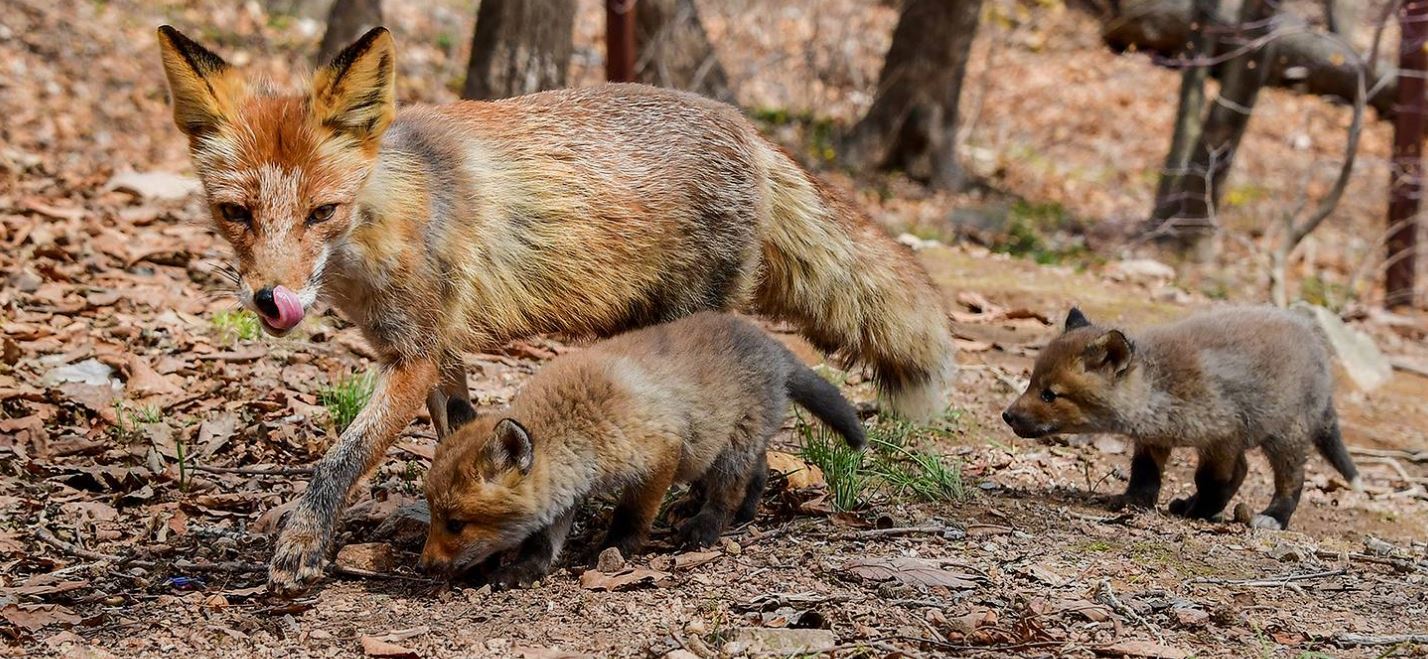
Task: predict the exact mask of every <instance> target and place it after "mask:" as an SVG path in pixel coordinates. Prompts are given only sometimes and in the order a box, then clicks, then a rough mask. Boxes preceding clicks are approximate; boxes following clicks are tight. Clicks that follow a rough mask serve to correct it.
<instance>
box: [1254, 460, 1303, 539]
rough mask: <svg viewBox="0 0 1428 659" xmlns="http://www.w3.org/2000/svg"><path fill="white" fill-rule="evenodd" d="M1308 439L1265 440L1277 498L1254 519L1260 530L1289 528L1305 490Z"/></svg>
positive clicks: (1255, 526) (1270, 501) (1256, 526)
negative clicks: (1292, 440) (1301, 440)
mask: <svg viewBox="0 0 1428 659" xmlns="http://www.w3.org/2000/svg"><path fill="white" fill-rule="evenodd" d="M1307 444H1308V442H1285V441H1276V440H1270V441H1268V442H1265V443H1264V454H1265V456H1266V457H1268V458H1269V466H1270V468H1271V469H1273V470H1274V498H1273V499H1270V500H1269V507H1268V508H1265V509H1264V512H1261V513H1260V514H1258V515H1255V516H1254V517H1253V518H1252V519H1251V520H1250V526H1252V527H1254V528H1257V529H1276V530H1278V529H1287V528H1289V518H1290V517H1292V516H1293V515H1294V510H1295V509H1296V508H1298V507H1299V495H1300V494H1301V493H1302V492H1303V491H1304V462H1305V461H1306V460H1308V458H1309V456H1308V454H1307V450H1308V448H1307V446H1306V445H1307Z"/></svg>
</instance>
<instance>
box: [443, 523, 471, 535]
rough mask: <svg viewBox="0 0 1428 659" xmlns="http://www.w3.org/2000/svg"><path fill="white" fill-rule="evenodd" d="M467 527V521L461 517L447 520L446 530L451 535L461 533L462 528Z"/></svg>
mask: <svg viewBox="0 0 1428 659" xmlns="http://www.w3.org/2000/svg"><path fill="white" fill-rule="evenodd" d="M465 528H466V522H463V521H461V520H459V519H448V520H446V532H447V533H450V534H451V535H461V531H462V529H465Z"/></svg>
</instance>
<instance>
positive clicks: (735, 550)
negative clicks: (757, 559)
mask: <svg viewBox="0 0 1428 659" xmlns="http://www.w3.org/2000/svg"><path fill="white" fill-rule="evenodd" d="M724 553H726V554H728V555H730V556H738V555H739V554H742V553H744V548H743V547H740V546H739V543H737V542H734V541H733V540H730V541H728V542H726V543H724Z"/></svg>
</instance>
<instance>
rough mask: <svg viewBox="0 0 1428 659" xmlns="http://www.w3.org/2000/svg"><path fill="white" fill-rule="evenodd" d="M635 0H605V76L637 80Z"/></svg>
mask: <svg viewBox="0 0 1428 659" xmlns="http://www.w3.org/2000/svg"><path fill="white" fill-rule="evenodd" d="M635 2H636V0H605V77H606V79H608V80H609V81H610V82H634V80H635Z"/></svg>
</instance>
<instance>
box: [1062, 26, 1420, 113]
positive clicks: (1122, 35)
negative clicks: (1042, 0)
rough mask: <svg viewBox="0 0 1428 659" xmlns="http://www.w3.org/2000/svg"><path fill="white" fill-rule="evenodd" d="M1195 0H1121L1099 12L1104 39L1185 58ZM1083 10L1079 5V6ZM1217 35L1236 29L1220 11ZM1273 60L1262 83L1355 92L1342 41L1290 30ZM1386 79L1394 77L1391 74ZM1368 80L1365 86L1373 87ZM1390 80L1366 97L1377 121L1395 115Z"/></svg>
mask: <svg viewBox="0 0 1428 659" xmlns="http://www.w3.org/2000/svg"><path fill="white" fill-rule="evenodd" d="M1194 1H1195V0H1119V1H1118V2H1114V3H1111V5H1112V7H1113V8H1112V9H1111V10H1110V11H1107V12H1104V13H1101V14H1100V15H1099V18H1100V19H1101V20H1102V33H1101V36H1102V38H1104V39H1105V41H1106V44H1107V45H1109V46H1110V47H1111V48H1114V49H1116V50H1118V51H1131V50H1134V51H1137V52H1148V53H1152V54H1154V55H1156V56H1158V57H1163V58H1175V57H1178V56H1180V55H1183V54H1184V52H1185V45H1186V44H1187V43H1188V42H1189V41H1190V40H1191V32H1192V29H1191V24H1192V21H1191V12H1192V11H1193V9H1192V3H1193V2H1194ZM1355 1H1356V0H1349V1H1348V2H1344V1H1343V0H1340V1H1339V2H1338V4H1337V6H1338V7H1339V8H1340V9H1339V11H1338V12H1336V14H1335V15H1336V16H1338V18H1337V19H1335V20H1336V21H1339V22H1342V21H1344V20H1347V19H1345V18H1344V17H1345V16H1350V15H1352V14H1353V11H1361V10H1362V8H1361V7H1358V8H1357V9H1355V5H1354V2H1355ZM1078 6H1081V5H1078ZM1281 18H1282V20H1283V21H1284V27H1286V28H1295V27H1299V26H1302V25H1303V21H1302V19H1296V18H1294V17H1293V16H1292V15H1282V16H1281ZM1212 27H1213V28H1214V29H1215V31H1217V32H1219V33H1225V32H1231V31H1233V30H1234V20H1233V18H1231V17H1227V16H1226V15H1225V14H1224V12H1223V11H1221V12H1219V13H1218V14H1217V17H1216V19H1215V21H1214V24H1213V26H1212ZM1274 45H1275V57H1274V59H1272V60H1270V62H1269V71H1268V73H1267V75H1266V78H1265V84H1266V85H1269V86H1271V87H1284V88H1288V89H1293V90H1296V91H1300V92H1303V93H1308V94H1314V95H1318V96H1329V97H1333V98H1337V99H1340V100H1342V101H1344V102H1346V103H1352V102H1353V101H1354V96H1355V94H1357V93H1358V92H1357V90H1358V70H1357V67H1356V66H1355V63H1354V59H1353V58H1352V57H1348V56H1347V53H1345V51H1344V45H1343V43H1342V41H1341V40H1339V39H1336V38H1334V37H1332V36H1329V35H1325V34H1323V33H1319V32H1314V31H1294V30H1289V31H1286V33H1285V34H1284V35H1283V36H1280V37H1278V38H1276V39H1275V40H1274ZM1233 50H1234V46H1233V45H1232V44H1226V43H1225V42H1224V41H1221V42H1220V44H1219V46H1218V47H1217V48H1216V50H1215V55H1216V56H1225V55H1227V54H1229V53H1230V52H1231V51H1233ZM1224 69H1225V67H1224V66H1217V67H1214V68H1213V69H1211V72H1210V74H1211V75H1213V76H1214V77H1216V78H1220V77H1222V75H1223V72H1224ZM1389 75H1390V76H1391V75H1392V72H1391V71H1389ZM1374 82H1375V81H1372V80H1370V81H1369V87H1371V88H1372V87H1373V86H1374ZM1393 87H1394V83H1393V80H1392V78H1390V80H1389V84H1388V85H1386V86H1385V87H1382V88H1379V91H1378V92H1377V93H1375V94H1374V95H1373V96H1371V97H1369V99H1368V104H1369V106H1370V107H1372V108H1374V110H1376V111H1377V112H1378V114H1379V116H1380V117H1391V116H1392V114H1393V99H1394V91H1393Z"/></svg>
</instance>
